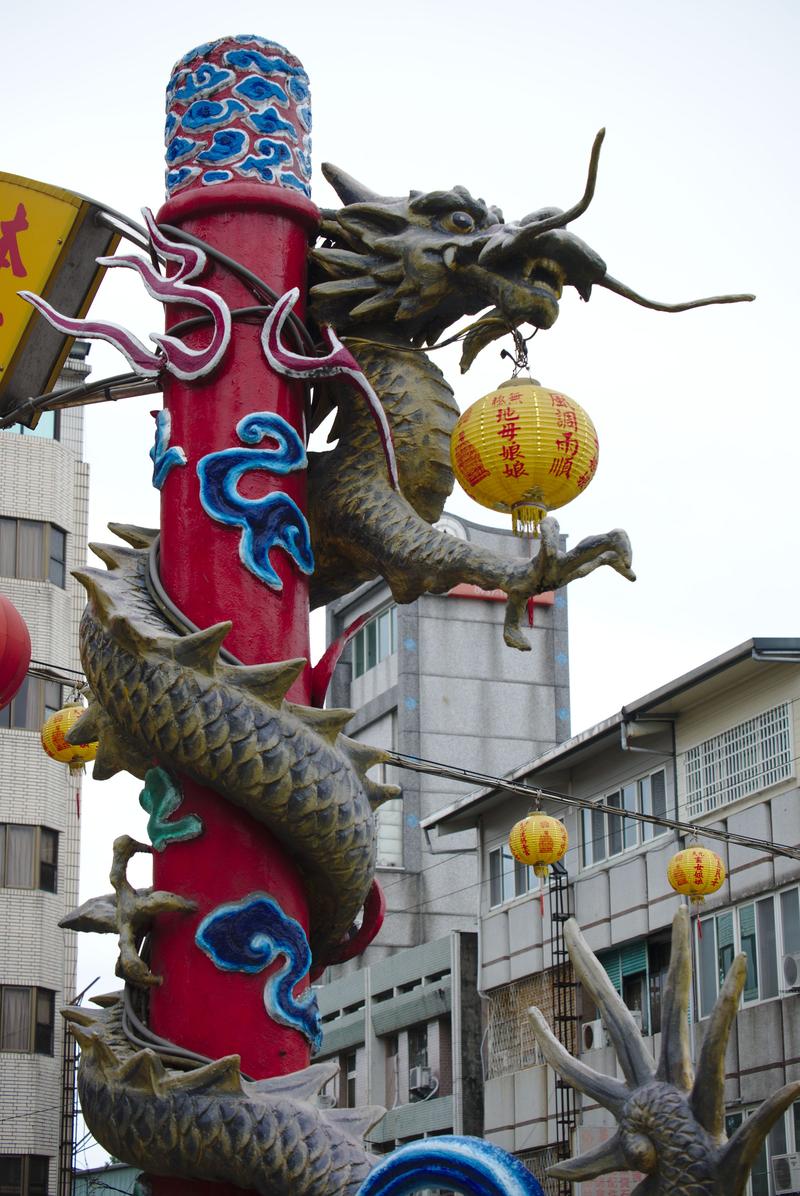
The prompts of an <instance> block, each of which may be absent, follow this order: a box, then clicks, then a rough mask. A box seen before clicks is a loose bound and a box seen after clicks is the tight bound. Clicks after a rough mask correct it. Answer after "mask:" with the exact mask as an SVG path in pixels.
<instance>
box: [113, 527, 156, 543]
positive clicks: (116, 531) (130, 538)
mask: <svg viewBox="0 0 800 1196" xmlns="http://www.w3.org/2000/svg"><path fill="white" fill-rule="evenodd" d="M107 526H108V530H109V531H110V532H111V533H112V534H113V535H115V536H119V538H120V540H124V541H125V542H126V544H130V546H131V548H149V547H150V545H151V544H153V543H154V542H155V541H156V540H157V539H158V537H159V535H160V532H159V529H158V528H157V527H137V526H136V524H134V523H109V524H108V525H107Z"/></svg>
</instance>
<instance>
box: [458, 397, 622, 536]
mask: <svg viewBox="0 0 800 1196" xmlns="http://www.w3.org/2000/svg"><path fill="white" fill-rule="evenodd" d="M450 455H451V459H452V462H453V470H454V472H455V475H456V477H457V478H458V481H459V482H460V484H461V486H463V488H464V490H466V492H467V494H469V495H470V497H471V498H474V499H475V501H476V502H479V503H480V504H481V505H482V506H484V507H489V508H490V510H493V511H507V512H509V513H510V514H511V519H512V524H513V528H514V531H515V532H518V533H522V532H528V533H531V532H532V533H533V534H534V535H535V534H536V531H537V529H538V526H539V523H540V521H541V520H542V519H544V517H545V515H546V514H547V513H548V512H549V511H554V510H556V509H557V508H558V507H563V506H564V505H565V503H568V502H571V501H572V499H573V498H575V497H577V495H578V494H580V493H581V491H582V490H584V489H585V488H586V487H587V486H588V484H589V482H590V481H591V480H592V478H593V477H594V474H595V470H596V469H597V457H598V443H597V433H596V432H595V429H594V424H593V423H592V421H591V419H590V418H589V416H588V415H587V414H586V412H585V411H584V410H583V408H582V407H581V406H580V405H579V404H578V403H576V402H575V400H574V399H570V398H568V396H567V395H564V394H561V393H560V392H558V391H555V390H550V389H549V388H548V387H545V386H539V384H538V383H534V382H527V381H524V380H520V379H518V378H514V379H512V380H511V381H510V382H506V383H504V384H503V386H501V387H499V388H498V389H497V390H495V391H492V393H491V394H488V395H484V397H483V398H482V399H478V401H477V402H476V403H473V404H472V406H471V407H470V408H468V410H467V411H465V412H464V413H463V415H462V416H461V417H460V419H459V421H458V423H457V424H456V426H455V428H454V430H453V436H452V440H451V445H450Z"/></svg>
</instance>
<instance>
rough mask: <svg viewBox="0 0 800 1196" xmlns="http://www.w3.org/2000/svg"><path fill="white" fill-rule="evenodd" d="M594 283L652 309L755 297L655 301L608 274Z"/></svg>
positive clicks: (685, 308)
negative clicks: (684, 301)
mask: <svg viewBox="0 0 800 1196" xmlns="http://www.w3.org/2000/svg"><path fill="white" fill-rule="evenodd" d="M595 285H596V286H598V287H605V288H606V290H607V291H613V292H614V294H615V295H622V297H623V298H624V299H630V300H631V302H632V303H638V304H639V306H640V307H649V308H651V310H652V311H689V310H690V309H691V308H693V307H709V306H710V305H711V304H713V303H752V301H753V300H754V299H755V295H709V297H708V298H707V299H690V300H689V302H688V303H656V302H654V301H653V300H652V299H645V298H644V297H643V296H642V295H638V294H637V293H636V291H633V290H631V288H630V287H626V286H625V283H624V282H619V281H618V279H616V278H612V277H611V275H610V274H604V275H603V277H602V278H598V279H597V280H596V283H595Z"/></svg>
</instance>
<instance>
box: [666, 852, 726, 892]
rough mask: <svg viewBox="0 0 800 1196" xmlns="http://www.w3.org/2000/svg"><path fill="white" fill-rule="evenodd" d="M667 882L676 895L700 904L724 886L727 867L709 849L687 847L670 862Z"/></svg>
mask: <svg viewBox="0 0 800 1196" xmlns="http://www.w3.org/2000/svg"><path fill="white" fill-rule="evenodd" d="M667 880H668V881H669V883H670V884H671V885H672V887H673V889H674V890H675V892H676V893H682V894H683V895H684V896H686V897H691V899H692V901H696V902H697V903H698V904H699V903H700V902H701V901H703V899H704V898H705V896H706V894H707V893H716V891H717V889H719V888H720V887H721V886H722V883H723V881H724V880H725V865H724V864H723V862H722V860H721V859H720V858H719V856H718V855H717V853H716V852H715V851H710V850H709V849H708V848H707V847H687V848H686V849H685V850H684V851H679V852H678V853H677V855H674V856H673V857H672V859H671V860H670V862H669V864H668V865H667Z"/></svg>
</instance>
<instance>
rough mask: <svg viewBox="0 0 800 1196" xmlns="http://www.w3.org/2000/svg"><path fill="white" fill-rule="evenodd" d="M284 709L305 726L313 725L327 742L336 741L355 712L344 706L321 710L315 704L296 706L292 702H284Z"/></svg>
mask: <svg viewBox="0 0 800 1196" xmlns="http://www.w3.org/2000/svg"><path fill="white" fill-rule="evenodd" d="M285 709H286V710H288V711H289V713H290V714H293V715H294V716H295V718H299V719H300V722H301V723H305V724H306V726H307V727H313V729H314V730H315V731H316V732H317V734H318V735H321V736H322V738H323V739H326V740H327V741H328V743H335V742H336V740H337V738H338V737H339V734H340V732H341V731H342V730H343V729H344V728H345V727H346V726H347V724H348V723H349V722H350V719H351V718H352V717H353V715H354V714H355V711H354V710H346V709H345V708H344V707H342V708H341V709H337V708H332V709H331V708H328V709H324V710H321V709H320V708H319V707H317V706H298V705H296V704H295V703H294V702H286V704H285Z"/></svg>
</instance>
